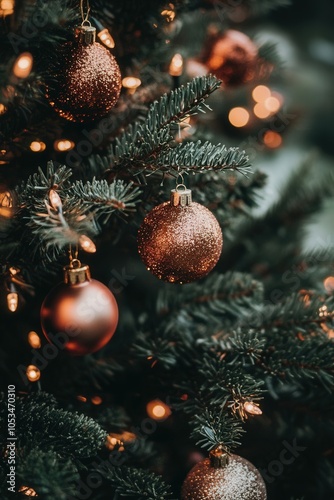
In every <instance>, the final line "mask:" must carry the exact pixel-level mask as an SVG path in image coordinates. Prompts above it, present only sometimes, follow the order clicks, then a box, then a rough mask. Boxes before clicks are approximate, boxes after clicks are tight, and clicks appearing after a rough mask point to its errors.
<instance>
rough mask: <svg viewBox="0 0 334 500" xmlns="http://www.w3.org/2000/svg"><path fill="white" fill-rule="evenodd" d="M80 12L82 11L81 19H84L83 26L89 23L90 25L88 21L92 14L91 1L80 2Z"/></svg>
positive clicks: (81, 0)
mask: <svg viewBox="0 0 334 500" xmlns="http://www.w3.org/2000/svg"><path fill="white" fill-rule="evenodd" d="M84 3H86V14H85V9H84ZM80 11H81V18H82V23H81V26H83V25H84V24H85V23H88V24H89V25H90V21H89V19H88V17H89V14H90V5H89V0H86V2H84V0H80Z"/></svg>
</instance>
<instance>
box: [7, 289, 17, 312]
mask: <svg viewBox="0 0 334 500" xmlns="http://www.w3.org/2000/svg"><path fill="white" fill-rule="evenodd" d="M18 304H19V296H18V294H17V293H16V292H10V293H8V295H7V305H8V309H9V311H10V312H15V311H16V309H17V306H18Z"/></svg>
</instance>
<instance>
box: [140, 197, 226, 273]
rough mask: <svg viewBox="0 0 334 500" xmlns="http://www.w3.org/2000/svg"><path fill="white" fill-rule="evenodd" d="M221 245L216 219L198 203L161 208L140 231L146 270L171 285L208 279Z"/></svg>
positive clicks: (157, 208) (165, 204)
mask: <svg viewBox="0 0 334 500" xmlns="http://www.w3.org/2000/svg"><path fill="white" fill-rule="evenodd" d="M222 245H223V235H222V231H221V229H220V226H219V224H218V221H217V219H216V218H215V217H214V215H213V214H212V213H211V212H210V210H208V209H207V208H205V207H203V206H202V205H200V204H199V203H195V202H191V203H190V204H189V205H186V206H180V205H177V206H173V204H172V203H171V202H169V201H168V202H165V203H162V204H161V205H158V206H157V207H155V208H154V209H153V210H152V211H151V212H150V213H149V214H148V215H147V216H146V217H145V219H144V221H143V223H142V225H141V227H140V229H139V232H138V251H139V254H140V256H141V258H142V260H143V262H144V264H145V265H146V267H147V269H148V270H149V271H151V273H152V274H154V275H155V276H157V278H159V279H162V280H164V281H168V282H170V283H190V282H191V281H195V280H197V279H200V278H202V277H203V276H206V275H207V274H208V273H209V272H210V271H211V270H212V269H213V268H214V266H215V265H216V264H217V261H218V259H219V257H220V254H221V251H222Z"/></svg>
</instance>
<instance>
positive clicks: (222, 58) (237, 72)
mask: <svg viewBox="0 0 334 500" xmlns="http://www.w3.org/2000/svg"><path fill="white" fill-rule="evenodd" d="M208 45H209V46H208V49H207V53H206V55H205V56H204V58H205V64H206V66H207V68H208V70H209V71H210V72H211V73H213V74H214V75H215V76H216V77H217V78H219V79H220V80H222V81H223V83H224V85H225V86H226V87H234V86H237V85H241V84H245V83H247V82H249V81H250V80H252V79H253V78H254V76H255V72H256V66H257V60H258V49H257V47H256V45H255V44H254V43H253V41H252V40H251V39H250V38H249V37H248V36H247V35H245V34H244V33H241V32H240V31H236V30H227V31H225V33H224V34H223V35H215V37H214V38H213V39H212V40H211V41H210V42H209V44H208Z"/></svg>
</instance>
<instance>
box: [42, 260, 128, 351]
mask: <svg viewBox="0 0 334 500" xmlns="http://www.w3.org/2000/svg"><path fill="white" fill-rule="evenodd" d="M117 323H118V306H117V302H116V299H115V297H114V295H113V294H112V293H111V291H110V290H109V288H107V287H106V286H105V285H103V284H102V283H100V282H99V281H97V280H94V279H91V275H90V269H89V267H88V266H87V265H81V262H80V261H79V260H78V259H77V258H74V259H72V258H71V259H70V264H69V265H68V266H66V267H65V268H64V282H63V283H59V284H58V285H57V286H56V287H55V288H53V289H52V290H51V291H50V293H49V294H48V295H47V297H46V298H45V300H44V302H43V304H42V307H41V325H42V330H43V333H44V335H45V337H46V338H47V339H48V341H49V342H51V344H54V345H56V347H58V348H59V345H61V348H62V349H65V350H66V351H68V352H69V353H70V354H72V355H74V356H82V355H84V354H90V353H93V352H96V351H98V350H99V349H101V348H102V347H104V346H105V345H106V344H107V343H108V342H109V340H110V339H111V337H112V336H113V335H114V333H115V331H116V328H117Z"/></svg>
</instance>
